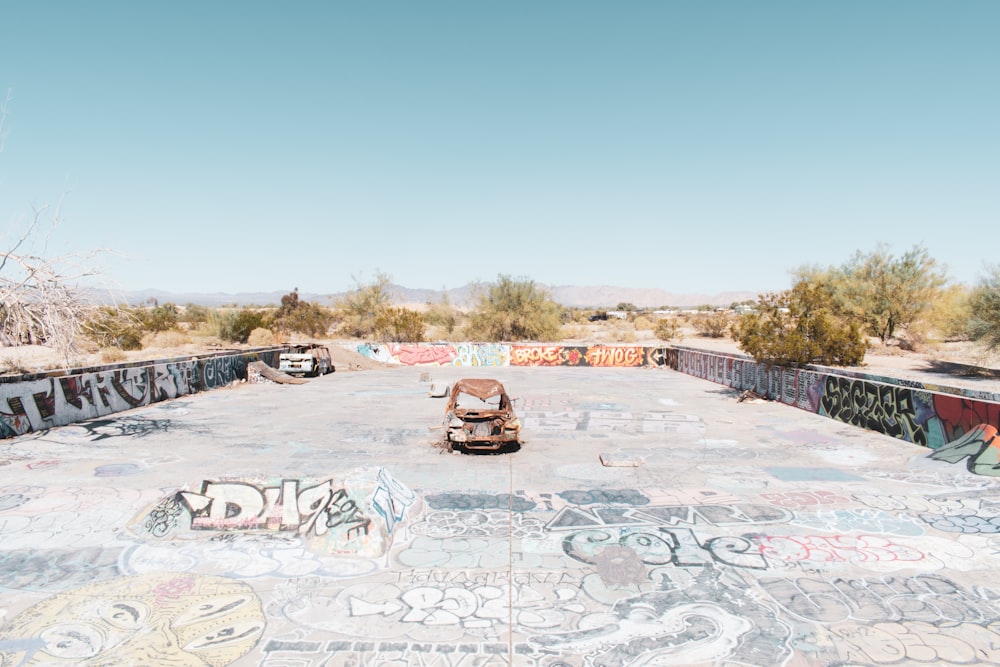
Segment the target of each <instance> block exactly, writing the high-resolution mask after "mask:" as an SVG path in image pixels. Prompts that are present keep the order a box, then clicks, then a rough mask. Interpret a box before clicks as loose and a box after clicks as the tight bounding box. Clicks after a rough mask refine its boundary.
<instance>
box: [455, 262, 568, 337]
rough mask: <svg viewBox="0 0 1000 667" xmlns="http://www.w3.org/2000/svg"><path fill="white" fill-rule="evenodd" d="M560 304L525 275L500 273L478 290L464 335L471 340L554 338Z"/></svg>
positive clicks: (560, 318) (556, 331)
mask: <svg viewBox="0 0 1000 667" xmlns="http://www.w3.org/2000/svg"><path fill="white" fill-rule="evenodd" d="M561 321H562V307H561V306H560V305H559V304H557V303H556V302H555V301H552V299H551V298H550V296H549V293H548V292H547V291H546V290H544V289H542V288H540V287H539V286H538V285H536V284H535V282H534V281H533V280H528V279H527V278H512V277H510V276H507V275H500V276H499V277H498V278H497V281H496V282H495V283H493V284H491V285H489V286H487V287H486V289H485V291H483V292H481V293H480V294H479V303H478V305H477V307H476V309H475V310H474V311H473V312H472V313H470V314H469V321H468V323H467V325H466V335H467V336H468V337H469V338H471V339H473V340H483V341H519V340H557V339H558V337H559V329H560V326H561Z"/></svg>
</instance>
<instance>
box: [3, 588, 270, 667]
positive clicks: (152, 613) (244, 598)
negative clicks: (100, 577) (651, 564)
mask: <svg viewBox="0 0 1000 667" xmlns="http://www.w3.org/2000/svg"><path fill="white" fill-rule="evenodd" d="M264 625H265V620H264V614H263V611H262V609H261V605H260V600H259V599H258V597H257V595H256V594H255V593H254V592H253V590H252V589H251V588H250V587H249V586H247V585H246V584H244V583H241V582H237V581H233V580H230V579H226V578H223V577H216V576H207V575H189V574H174V573H169V574H164V573H157V574H147V575H140V576H137V577H124V578H121V579H116V580H113V581H107V582H101V583H98V584H90V585H88V586H84V587H82V588H78V589H76V590H73V591H68V592H65V593H60V594H58V595H55V596H53V597H51V598H49V599H47V600H45V601H43V602H40V603H38V604H36V605H35V606H34V607H31V608H30V609H28V610H26V611H24V612H23V613H21V614H20V615H18V616H17V617H16V618H14V619H13V620H12V621H11V622H10V623H8V624H7V625H6V627H4V628H3V630H2V631H0V657H2V658H3V660H2V662H0V664H2V665H4V666H6V665H26V666H27V665H70V664H73V665H81V666H86V665H102V666H103V665H106V666H115V665H121V666H122V667H124V666H125V665H142V664H146V665H152V664H155V665H177V666H178V667H180V666H185V667H187V666H193V665H208V666H210V667H221V666H222V665H228V664H230V663H232V662H233V661H234V660H236V659H238V658H240V657H241V656H243V655H245V654H246V653H247V652H249V651H250V649H252V648H253V647H254V646H255V645H256V644H257V641H258V640H259V639H260V637H261V634H262V633H263V631H264Z"/></svg>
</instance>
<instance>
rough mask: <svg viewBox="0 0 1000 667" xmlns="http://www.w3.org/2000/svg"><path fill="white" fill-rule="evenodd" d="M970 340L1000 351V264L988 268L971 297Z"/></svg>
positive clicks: (991, 349) (990, 349)
mask: <svg viewBox="0 0 1000 667" xmlns="http://www.w3.org/2000/svg"><path fill="white" fill-rule="evenodd" d="M968 328H969V338H971V339H972V340H975V341H978V342H980V343H982V344H983V345H985V346H986V349H987V350H989V351H994V350H998V349H1000V264H994V265H992V266H989V267H987V272H986V275H984V276H983V277H981V278H980V279H979V283H978V284H977V285H976V286H975V287H974V288H973V290H972V294H971V295H970V296H969V327H968Z"/></svg>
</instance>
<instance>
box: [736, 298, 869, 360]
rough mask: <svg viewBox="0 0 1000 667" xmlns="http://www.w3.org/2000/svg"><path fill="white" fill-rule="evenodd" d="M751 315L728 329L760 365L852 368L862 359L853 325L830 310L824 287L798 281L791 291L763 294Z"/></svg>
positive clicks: (860, 340)
mask: <svg viewBox="0 0 1000 667" xmlns="http://www.w3.org/2000/svg"><path fill="white" fill-rule="evenodd" d="M759 302H760V303H759V306H758V309H757V311H756V312H753V313H747V314H745V315H741V316H740V318H739V319H738V320H737V321H736V323H735V324H734V325H733V329H732V331H733V336H734V338H735V339H736V342H737V343H738V344H739V346H740V348H741V349H742V350H743V351H744V352H746V353H747V354H749V355H750V356H752V357H753V358H754V359H755V360H757V361H759V362H762V363H766V364H779V365H783V366H799V365H803V364H826V365H833V366H856V365H858V364H860V363H861V361H862V360H863V359H864V356H865V343H864V339H863V337H862V335H861V329H860V327H859V326H858V324H857V322H854V321H850V320H846V319H842V318H840V317H837V316H836V315H834V314H833V312H832V311H831V310H830V305H829V304H830V301H829V295H828V293H827V292H826V286H825V285H822V284H818V283H809V282H804V281H803V282H799V283H797V284H796V285H795V286H794V287H793V288H792V289H791V290H787V291H785V292H780V293H777V294H773V293H772V294H765V295H762V296H761V297H760V299H759Z"/></svg>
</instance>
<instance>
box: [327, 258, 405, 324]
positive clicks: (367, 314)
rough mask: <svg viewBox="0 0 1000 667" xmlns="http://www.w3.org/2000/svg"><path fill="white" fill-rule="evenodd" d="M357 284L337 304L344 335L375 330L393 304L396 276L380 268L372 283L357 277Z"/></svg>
mask: <svg viewBox="0 0 1000 667" xmlns="http://www.w3.org/2000/svg"><path fill="white" fill-rule="evenodd" d="M354 282H355V288H354V289H353V290H351V291H350V292H347V293H346V294H345V295H344V296H342V297H341V298H340V299H339V300H338V301H337V303H336V304H335V306H334V311H335V314H336V318H337V319H338V320H339V322H340V324H339V326H338V327H337V331H338V332H339V333H340V334H341V335H344V336H351V337H354V338H364V337H366V336H371V335H372V334H374V333H375V329H376V322H377V321H378V318H379V316H381V315H384V313H385V311H386V310H387V309H388V308H390V307H391V305H392V298H393V294H392V278H390V277H389V276H388V275H387V274H385V273H382V272H379V273H377V274H376V275H375V279H374V280H373V281H372V282H369V283H362V282H361V280H360V279H359V278H355V279H354Z"/></svg>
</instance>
